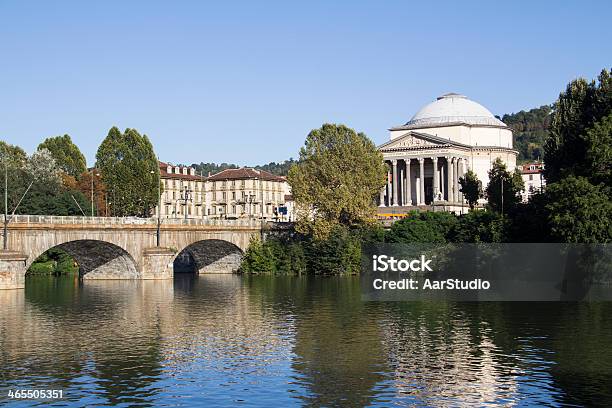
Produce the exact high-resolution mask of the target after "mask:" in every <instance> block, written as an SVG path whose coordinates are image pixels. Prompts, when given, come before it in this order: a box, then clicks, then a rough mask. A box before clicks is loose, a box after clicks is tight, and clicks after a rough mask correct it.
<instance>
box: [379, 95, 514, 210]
mask: <svg viewBox="0 0 612 408" xmlns="http://www.w3.org/2000/svg"><path fill="white" fill-rule="evenodd" d="M390 131H391V138H390V139H391V140H389V141H388V142H386V143H384V144H382V145H381V146H379V147H378V149H379V150H380V152H381V153H382V154H383V158H384V160H385V163H386V164H387V166H388V172H387V183H386V186H385V187H384V188H383V189H382V191H381V192H380V199H379V207H380V208H379V213H380V214H402V213H405V212H407V211H409V210H413V209H422V210H434V211H437V210H440V211H454V212H460V213H463V212H466V211H467V202H466V201H465V198H464V196H463V194H462V193H461V191H460V188H461V187H460V184H459V180H460V178H462V177H464V175H465V173H466V172H467V171H468V170H470V169H471V170H472V171H474V172H475V173H476V175H477V177H478V179H479V180H480V181H481V182H482V184H483V188H484V187H486V184H487V183H488V171H489V170H490V169H491V166H492V163H493V162H494V161H495V160H496V159H497V158H500V159H501V160H502V161H503V162H505V163H506V165H507V167H508V169H509V170H513V169H514V167H515V165H516V156H517V155H518V152H517V151H516V150H513V149H512V131H511V130H510V129H509V128H508V127H507V126H506V125H505V124H504V123H503V122H501V121H500V120H498V119H497V118H495V117H494V116H493V115H492V114H491V113H490V112H489V111H488V110H487V109H486V108H484V107H483V106H482V105H479V104H477V103H476V102H473V101H471V100H469V99H467V98H466V97H465V96H462V95H458V94H447V95H443V96H441V97H439V98H438V99H437V100H436V101H434V102H432V103H430V104H429V105H426V106H425V107H424V108H423V109H421V110H420V111H419V112H418V113H417V114H416V115H415V116H414V117H413V118H412V119H411V120H410V121H409V122H407V123H406V124H405V125H402V126H398V127H395V128H391V129H390ZM466 142H467V143H469V144H467V143H466Z"/></svg>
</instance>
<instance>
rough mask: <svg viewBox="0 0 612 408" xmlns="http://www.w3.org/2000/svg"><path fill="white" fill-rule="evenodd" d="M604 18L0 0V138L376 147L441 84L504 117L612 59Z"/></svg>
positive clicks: (445, 6)
mask: <svg viewBox="0 0 612 408" xmlns="http://www.w3.org/2000/svg"><path fill="white" fill-rule="evenodd" d="M128 3H129V4H128ZM611 17H612V2H610V1H602V2H587V1H584V2H578V1H577V2H574V3H572V4H570V3H569V2H560V1H554V2H543V1H525V2H514V1H506V2H503V3H502V2H464V1H453V2H430V1H422V2H406V1H397V2H393V1H369V2H357V1H350V2H348V1H347V2H333V4H332V2H329V1H308V2H300V3H298V2H287V1H283V2H264V1H259V2H255V1H248V2H247V1H245V2H229V1H227V2H210V3H205V2H203V1H202V2H200V1H199V2H196V1H194V2H188V1H181V2H170V1H166V2H153V1H143V2H132V1H130V2H127V1H116V2H115V1H103V2H102V1H101V2H85V1H78V2H77V1H74V2H68V1H57V2H56V1H53V2H51V1H17V0H14V1H7V0H0V139H3V140H5V141H7V142H9V143H12V144H18V145H20V146H22V147H23V148H25V149H26V150H27V151H29V152H31V151H33V150H34V149H35V148H36V146H37V145H38V143H39V142H40V141H42V140H43V139H44V138H46V137H49V136H56V135H60V134H64V133H68V134H70V135H71V136H72V138H73V140H74V141H75V142H76V143H77V144H78V145H79V147H80V148H81V150H82V151H83V152H84V153H85V155H86V157H87V159H88V164H91V163H92V161H93V159H94V157H95V152H96V149H97V147H98V145H99V143H100V142H101V141H102V139H103V138H104V136H105V135H106V133H107V132H108V129H109V128H110V127H111V126H113V125H117V126H119V127H120V128H122V129H123V128H126V127H132V128H136V129H138V130H139V131H141V132H142V133H146V134H147V135H148V136H149V137H150V138H151V140H152V142H153V144H154V146H155V149H156V152H157V153H158V154H159V156H160V158H161V159H162V160H167V161H171V162H174V163H178V162H182V163H192V162H200V161H204V162H209V161H214V162H222V161H226V162H234V163H238V164H241V165H254V164H260V163H264V162H269V161H281V160H284V159H286V158H289V157H291V156H293V157H297V155H298V151H299V147H300V146H301V145H302V144H303V141H304V138H305V136H306V134H307V133H308V132H309V131H310V130H311V129H313V128H316V127H319V126H320V125H321V124H322V123H324V122H335V123H345V124H347V125H349V126H351V127H353V128H355V129H357V130H360V131H364V132H365V133H366V134H367V135H368V136H370V137H371V138H372V139H373V140H374V141H375V142H376V143H377V144H379V143H382V142H384V141H386V140H387V139H388V132H387V129H388V128H389V127H390V126H393V125H397V124H401V123H404V122H406V121H407V120H409V119H410V117H411V116H412V115H413V114H414V113H415V112H416V111H417V110H418V109H419V107H421V106H422V105H424V104H425V103H427V102H429V101H431V100H433V99H435V97H436V96H438V95H440V94H443V93H446V92H460V93H464V94H466V95H467V96H469V97H470V98H472V99H474V100H476V101H478V102H480V103H482V104H483V105H485V106H486V107H488V108H489V109H490V110H491V111H492V112H493V113H495V114H498V115H501V114H504V113H510V112H516V111H519V110H521V109H528V108H532V107H537V106H540V105H542V104H546V103H550V102H553V101H554V100H555V99H556V97H557V96H558V94H559V92H560V91H561V90H562V89H563V88H564V87H565V85H566V84H567V82H569V81H570V80H571V79H573V78H575V77H578V76H584V77H587V78H593V77H595V76H596V75H597V74H598V72H599V71H600V70H601V69H602V68H604V67H610V65H611V63H612V24H610V18H611Z"/></svg>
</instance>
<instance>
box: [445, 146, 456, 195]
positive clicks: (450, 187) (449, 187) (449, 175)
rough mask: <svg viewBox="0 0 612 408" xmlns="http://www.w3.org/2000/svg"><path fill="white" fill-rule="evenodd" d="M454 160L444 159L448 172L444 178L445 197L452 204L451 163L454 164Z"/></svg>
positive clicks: (451, 158)
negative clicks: (445, 186)
mask: <svg viewBox="0 0 612 408" xmlns="http://www.w3.org/2000/svg"><path fill="white" fill-rule="evenodd" d="M454 160H455V159H454V158H453V157H447V158H446V167H447V170H448V174H447V176H446V184H447V190H448V191H447V197H448V200H447V201H448V202H452V201H453V184H454V182H453V177H454V176H453V162H454Z"/></svg>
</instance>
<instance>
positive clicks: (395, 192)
mask: <svg viewBox="0 0 612 408" xmlns="http://www.w3.org/2000/svg"><path fill="white" fill-rule="evenodd" d="M391 164H393V206H394V207H396V206H397V205H398V204H397V160H396V159H393V160H391Z"/></svg>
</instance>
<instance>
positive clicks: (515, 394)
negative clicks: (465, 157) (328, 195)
mask: <svg viewBox="0 0 612 408" xmlns="http://www.w3.org/2000/svg"><path fill="white" fill-rule="evenodd" d="M611 312H612V307H611V306H610V305H609V304H607V303H600V304H569V303H568V304H563V303H551V304H524V303H507V304H496V303H481V304H477V303H425V302H423V303H416V302H415V303H375V302H371V303H364V302H361V300H360V286H359V281H358V279H355V278H304V277H301V278H278V277H276V278H272V277H238V276H233V275H231V276H227V275H210V276H200V277H198V276H193V275H184V276H180V277H177V279H176V280H175V281H174V282H173V281H86V282H81V281H79V280H73V279H70V278H64V279H57V278H52V279H46V278H31V279H30V280H28V282H27V284H26V290H25V291H0V373H1V376H0V392H1V394H0V395H1V396H0V398H4V396H6V392H7V390H8V389H15V388H29V389H33V388H34V389H63V390H64V393H65V394H64V395H65V396H66V399H67V400H68V401H69V402H73V403H74V405H79V406H80V405H95V404H117V405H125V406H158V405H166V404H172V405H178V406H193V405H202V404H207V405H221V406H222V405H232V404H235V403H237V402H246V403H250V404H251V405H259V406H261V405H266V406H286V405H304V406H365V405H374V406H388V405H391V404H393V405H405V406H412V405H434V406H457V405H467V404H473V405H479V406H483V405H516V404H518V405H536V404H537V405H565V404H575V405H609V403H610V402H612V391H611V384H612V357H611V354H610V353H609V352H608V349H609V345H610V344H612V319H610V318H609V316H610V315H611ZM64 402H66V401H64ZM11 403H13V404H16V405H17V404H19V403H21V404H24V402H23V401H22V402H19V401H11ZM39 403H40V404H41V405H42V404H43V403H44V401H39Z"/></svg>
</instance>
